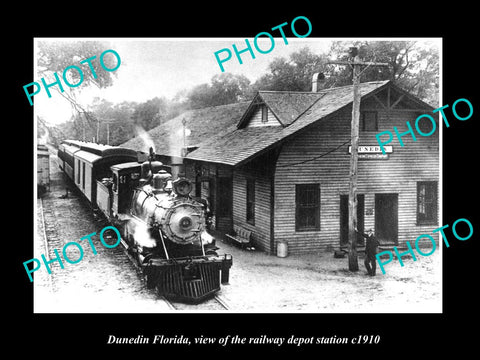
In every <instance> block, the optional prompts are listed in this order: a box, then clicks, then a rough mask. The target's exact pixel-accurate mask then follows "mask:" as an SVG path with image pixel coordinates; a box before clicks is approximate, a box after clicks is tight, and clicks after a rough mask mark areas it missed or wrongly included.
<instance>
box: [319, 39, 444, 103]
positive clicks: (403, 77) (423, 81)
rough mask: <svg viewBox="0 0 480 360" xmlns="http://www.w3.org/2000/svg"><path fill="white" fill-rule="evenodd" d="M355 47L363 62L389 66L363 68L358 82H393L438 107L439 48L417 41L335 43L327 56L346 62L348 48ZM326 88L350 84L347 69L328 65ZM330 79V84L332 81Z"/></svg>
mask: <svg viewBox="0 0 480 360" xmlns="http://www.w3.org/2000/svg"><path fill="white" fill-rule="evenodd" d="M353 46H355V47H358V49H359V57H360V58H361V59H362V60H365V61H377V62H385V63H388V64H389V66H388V67H381V68H380V67H370V68H367V69H364V70H365V71H363V73H362V77H361V82H365V81H376V80H392V81H394V82H395V83H396V85H398V86H399V87H401V88H403V89H404V90H406V91H408V92H410V93H412V94H414V95H416V96H418V97H419V98H420V99H422V100H424V101H425V102H427V103H429V104H431V105H438V86H439V85H438V76H439V66H438V64H439V55H438V49H436V48H435V47H434V46H433V45H432V44H430V43H428V42H423V43H419V42H416V41H350V42H345V41H336V42H333V43H332V46H331V48H330V53H329V57H330V58H331V59H334V58H336V59H338V60H345V59H347V57H348V48H349V47H353ZM326 77H327V79H329V83H328V85H327V86H328V87H330V86H342V85H350V84H351V79H352V71H351V69H349V68H345V67H338V66H332V65H330V66H328V67H327V68H326ZM332 80H333V81H332Z"/></svg>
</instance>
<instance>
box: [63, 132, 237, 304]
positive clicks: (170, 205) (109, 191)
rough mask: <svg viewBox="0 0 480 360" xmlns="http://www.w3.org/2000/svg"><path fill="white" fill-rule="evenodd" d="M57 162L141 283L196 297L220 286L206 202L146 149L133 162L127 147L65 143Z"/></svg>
mask: <svg viewBox="0 0 480 360" xmlns="http://www.w3.org/2000/svg"><path fill="white" fill-rule="evenodd" d="M58 160H59V166H60V168H61V169H62V170H63V171H64V172H65V174H66V175H67V176H68V177H69V178H70V179H71V180H72V181H73V183H74V184H75V186H76V187H77V188H78V189H79V190H80V191H81V192H82V193H83V195H84V196H85V197H86V199H87V200H88V201H89V202H90V204H91V205H92V207H93V208H94V209H95V210H96V211H98V212H100V213H101V214H103V216H105V217H106V219H107V220H108V221H109V222H110V223H112V224H113V225H114V226H115V227H117V229H118V230H119V231H120V232H121V234H122V244H123V246H124V247H125V248H126V249H127V251H128V253H129V255H130V257H131V258H132V259H133V260H134V261H135V262H136V264H137V265H138V266H139V267H140V269H141V270H142V272H143V275H144V278H145V279H146V284H147V287H149V288H156V289H157V291H158V293H159V294H160V295H162V296H165V297H167V298H172V299H178V300H183V301H188V302H201V301H202V300H204V299H206V298H207V297H209V296H212V295H213V294H214V293H216V292H217V291H219V290H220V284H222V285H224V284H228V281H229V271H230V267H231V266H232V261H233V260H232V256H231V255H229V254H224V255H218V254H217V252H216V251H217V250H218V248H217V247H216V246H215V241H214V238H213V237H212V236H211V235H210V234H209V233H208V227H209V226H208V224H209V221H210V215H211V214H210V212H209V208H208V202H207V201H206V200H204V199H199V198H194V197H192V196H190V193H191V191H192V183H191V182H190V181H189V180H188V179H185V178H177V179H175V180H174V179H173V178H172V175H171V174H170V173H169V172H168V171H167V170H169V167H168V166H165V165H163V164H162V163H161V162H160V161H157V160H156V159H155V154H154V152H153V149H152V148H150V153H149V155H148V158H147V160H146V161H143V162H139V161H138V154H137V152H136V151H134V150H130V149H126V148H122V147H115V146H108V145H99V144H94V143H87V142H82V141H77V140H66V141H64V142H63V143H62V144H61V145H60V146H59V148H58Z"/></svg>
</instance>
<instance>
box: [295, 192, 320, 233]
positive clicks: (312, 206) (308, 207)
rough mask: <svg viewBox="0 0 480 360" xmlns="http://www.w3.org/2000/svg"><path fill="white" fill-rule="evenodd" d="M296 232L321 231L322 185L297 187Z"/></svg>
mask: <svg viewBox="0 0 480 360" xmlns="http://www.w3.org/2000/svg"><path fill="white" fill-rule="evenodd" d="M295 230H296V231H314V230H320V184H297V185H295Z"/></svg>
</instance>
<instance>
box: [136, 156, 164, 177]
mask: <svg viewBox="0 0 480 360" xmlns="http://www.w3.org/2000/svg"><path fill="white" fill-rule="evenodd" d="M162 165H163V163H161V162H160V161H157V160H154V161H149V160H147V161H144V162H143V163H142V165H141V178H142V179H147V178H148V176H149V175H151V174H155V173H156V172H158V171H159V170H160V169H161V167H162Z"/></svg>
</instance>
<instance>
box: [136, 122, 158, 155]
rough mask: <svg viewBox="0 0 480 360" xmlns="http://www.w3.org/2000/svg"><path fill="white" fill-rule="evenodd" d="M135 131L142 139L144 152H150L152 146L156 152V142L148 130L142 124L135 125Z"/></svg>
mask: <svg viewBox="0 0 480 360" xmlns="http://www.w3.org/2000/svg"><path fill="white" fill-rule="evenodd" d="M135 132H136V134H137V136H138V137H140V139H142V141H143V144H144V146H145V147H144V148H143V149H142V151H143V152H145V153H147V154H148V153H149V150H150V148H153V151H154V152H155V144H154V142H153V140H152V138H151V137H150V135H149V134H148V132H146V131H145V129H144V128H142V127H141V126H140V125H135Z"/></svg>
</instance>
